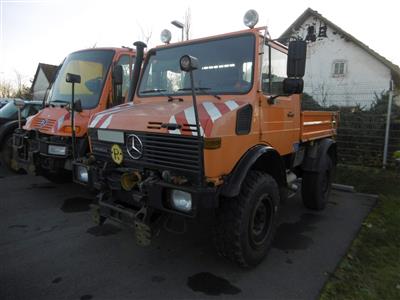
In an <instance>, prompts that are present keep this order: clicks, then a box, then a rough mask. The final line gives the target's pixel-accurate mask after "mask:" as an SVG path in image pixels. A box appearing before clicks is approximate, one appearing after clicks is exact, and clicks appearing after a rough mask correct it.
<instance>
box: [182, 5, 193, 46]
mask: <svg viewBox="0 0 400 300" xmlns="http://www.w3.org/2000/svg"><path fill="white" fill-rule="evenodd" d="M191 25H192V14H191V11H190V7H188V8H187V9H186V12H185V25H184V26H185V27H184V30H185V36H186V40H189V37H190V27H191Z"/></svg>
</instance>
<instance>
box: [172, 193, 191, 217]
mask: <svg viewBox="0 0 400 300" xmlns="http://www.w3.org/2000/svg"><path fill="white" fill-rule="evenodd" d="M171 205H172V207H173V208H175V209H176V210H180V211H183V212H189V211H191V210H192V195H191V194H190V193H188V192H184V191H180V190H171Z"/></svg>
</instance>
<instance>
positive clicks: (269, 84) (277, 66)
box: [262, 45, 287, 95]
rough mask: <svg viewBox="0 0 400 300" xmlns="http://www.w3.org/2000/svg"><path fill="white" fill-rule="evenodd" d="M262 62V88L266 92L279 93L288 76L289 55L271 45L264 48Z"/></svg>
mask: <svg viewBox="0 0 400 300" xmlns="http://www.w3.org/2000/svg"><path fill="white" fill-rule="evenodd" d="M264 49H265V50H264V55H263V62H262V90H263V92H264V93H265V94H272V95H279V94H282V91H283V80H284V79H285V78H286V67H287V55H286V53H283V52H281V51H279V50H277V49H275V48H273V47H271V46H269V45H266V46H265V48H264Z"/></svg>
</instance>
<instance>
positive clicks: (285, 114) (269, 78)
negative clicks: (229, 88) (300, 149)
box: [260, 42, 300, 155]
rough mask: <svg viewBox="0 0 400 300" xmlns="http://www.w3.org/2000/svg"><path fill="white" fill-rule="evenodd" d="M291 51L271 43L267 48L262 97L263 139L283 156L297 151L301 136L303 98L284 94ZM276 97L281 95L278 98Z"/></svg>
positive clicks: (264, 57)
mask: <svg viewBox="0 0 400 300" xmlns="http://www.w3.org/2000/svg"><path fill="white" fill-rule="evenodd" d="M286 71H287V50H286V49H285V48H284V47H282V46H280V45H279V44H275V43H272V42H269V43H268V44H266V45H265V46H264V54H263V64H262V81H261V82H262V95H261V101H260V106H261V111H260V113H261V118H260V127H261V128H260V131H261V140H262V141H263V142H265V143H267V144H269V145H270V146H272V147H273V148H275V149H276V150H277V151H278V152H279V153H280V154H281V155H285V154H288V153H291V152H293V147H294V144H295V143H297V142H298V140H299V136H300V128H299V124H300V97H299V95H292V96H279V95H282V94H283V80H284V79H285V78H286ZM275 96H277V97H276V98H275Z"/></svg>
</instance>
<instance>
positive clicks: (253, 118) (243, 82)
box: [74, 11, 337, 266]
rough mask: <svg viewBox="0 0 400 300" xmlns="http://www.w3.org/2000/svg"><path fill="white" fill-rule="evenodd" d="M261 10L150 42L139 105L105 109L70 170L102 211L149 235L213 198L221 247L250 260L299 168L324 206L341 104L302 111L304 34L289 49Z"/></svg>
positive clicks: (305, 190) (265, 245)
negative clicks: (231, 25) (225, 29)
mask: <svg viewBox="0 0 400 300" xmlns="http://www.w3.org/2000/svg"><path fill="white" fill-rule="evenodd" d="M256 19H257V14H256V12H255V11H249V12H248V13H247V14H246V16H245V23H246V24H247V25H248V26H249V27H250V29H247V30H243V31H239V32H233V33H228V34H224V35H218V36H212V37H207V38H202V39H196V40H190V41H185V42H180V43H175V44H168V42H169V40H168V38H167V37H168V34H165V35H164V38H165V39H164V41H165V42H166V43H167V44H166V45H163V46H159V47H156V48H154V49H151V50H149V51H148V52H147V56H146V60H145V63H144V66H143V69H142V73H141V77H140V82H139V84H138V88H137V90H136V95H135V98H134V106H133V107H122V108H120V109H118V110H114V111H105V112H104V113H103V114H104V115H106V116H107V118H106V120H108V122H107V125H106V126H104V123H99V122H97V121H98V120H99V119H100V118H99V117H98V116H94V117H92V119H91V122H90V126H89V127H90V128H89V139H90V144H91V155H90V157H89V158H88V159H87V160H86V161H85V162H83V163H77V164H75V165H74V175H75V181H77V182H81V183H87V184H89V185H90V186H92V187H94V188H96V189H98V190H99V194H98V204H96V205H94V206H93V213H94V219H95V221H96V222H98V223H99V224H102V223H103V222H104V221H105V220H106V219H111V220H115V221H119V222H122V223H124V224H127V225H131V226H132V227H134V228H135V234H136V238H137V240H138V242H139V243H141V244H148V243H149V242H150V239H151V237H152V236H153V235H154V234H156V233H157V231H158V229H159V228H160V226H161V225H164V226H172V227H173V228H174V229H175V230H176V229H177V228H176V224H179V223H180V222H178V220H179V221H183V220H187V219H190V218H195V217H198V216H199V215H200V214H199V212H200V211H201V210H203V209H206V211H208V212H209V211H210V210H207V209H211V211H215V214H216V224H215V241H216V246H217V249H218V252H219V253H220V254H221V255H223V256H225V257H227V258H229V259H231V260H233V261H235V262H237V263H238V264H240V265H242V266H254V265H257V264H258V263H259V262H260V261H261V260H262V259H263V257H264V256H265V255H266V253H267V251H268V249H269V247H270V245H271V242H272V239H273V237H274V234H275V229H276V224H277V216H278V212H279V205H280V203H281V202H282V201H283V199H284V198H286V197H287V196H288V193H289V192H288V191H290V190H291V189H292V190H293V189H295V184H294V183H295V182H296V179H297V178H302V197H303V202H304V204H305V206H306V207H308V208H310V209H315V210H320V209H323V208H324V206H325V205H326V203H327V200H328V196H329V192H330V186H331V180H332V171H333V169H334V166H335V164H336V143H335V140H334V136H335V134H336V119H337V114H336V113H334V112H307V111H301V105H300V102H301V93H302V89H303V80H302V78H301V77H302V76H303V75H304V69H305V59H306V43H305V42H304V41H294V42H291V43H290V45H289V49H288V48H287V47H285V46H284V45H282V44H280V43H278V42H275V41H273V40H271V39H270V38H269V37H268V33H267V31H266V28H265V27H262V28H254V25H255V24H256ZM164 33H166V32H164ZM201 215H202V214H201ZM177 219H178V220H177ZM170 228H171V227H170Z"/></svg>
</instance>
